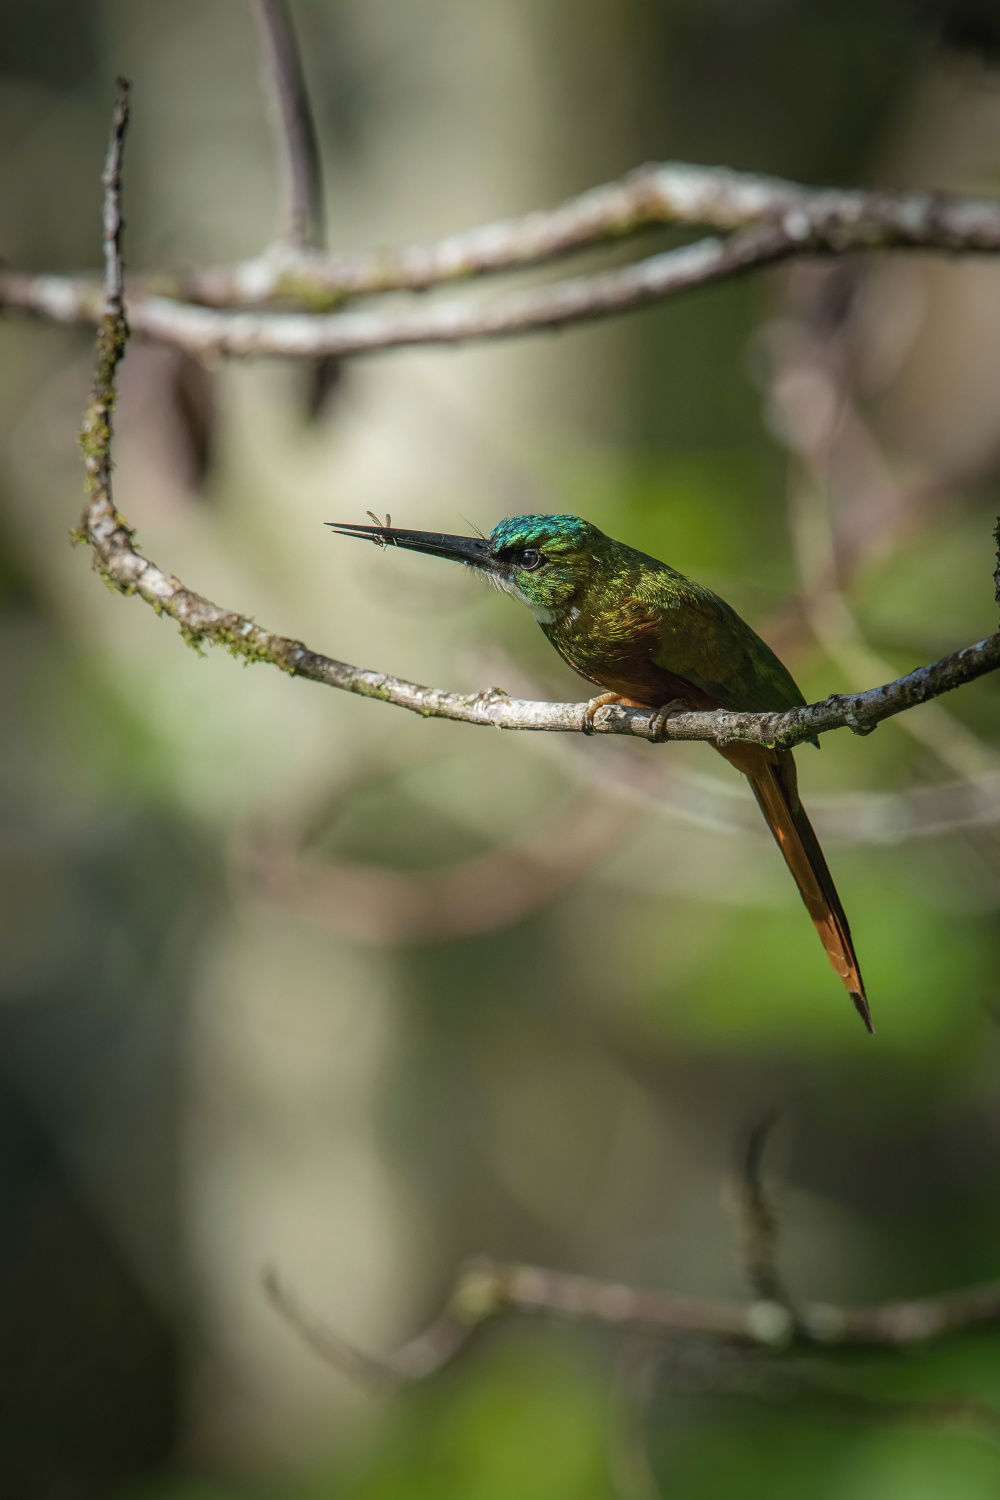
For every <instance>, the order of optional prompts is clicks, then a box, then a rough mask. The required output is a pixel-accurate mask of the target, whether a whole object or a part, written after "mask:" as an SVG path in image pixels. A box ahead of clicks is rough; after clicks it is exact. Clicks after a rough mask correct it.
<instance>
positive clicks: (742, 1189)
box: [730, 1109, 794, 1317]
mask: <svg viewBox="0 0 1000 1500" xmlns="http://www.w3.org/2000/svg"><path fill="white" fill-rule="evenodd" d="M776 1119H777V1114H776V1112H775V1111H774V1110H773V1109H769V1110H768V1111H767V1112H766V1114H764V1115H763V1116H762V1117H761V1118H760V1119H759V1120H758V1121H757V1123H756V1125H754V1127H753V1129H752V1130H751V1131H750V1132H749V1134H748V1136H747V1140H746V1146H745V1149H744V1152H743V1161H742V1163H741V1168H740V1171H739V1173H738V1174H736V1176H735V1177H734V1180H733V1182H732V1184H731V1188H730V1191H731V1196H732V1207H733V1210H734V1213H735V1216H736V1224H737V1251H738V1254H739V1258H740V1262H741V1264H742V1266H743V1271H744V1274H745V1276H746V1278H747V1281H748V1282H749V1284H750V1289H751V1291H752V1292H753V1293H754V1295H755V1296H756V1297H757V1298H758V1300H759V1302H760V1304H761V1305H764V1304H766V1303H773V1304H774V1306H775V1309H776V1313H778V1312H783V1313H785V1314H786V1315H788V1316H792V1317H794V1313H793V1312H792V1306H791V1299H790V1298H789V1295H788V1292H787V1291H786V1289H785V1286H784V1283H783V1281H782V1279H781V1276H780V1274H779V1272H778V1268H777V1264H776V1260H775V1252H776V1245H777V1238H778V1221H777V1218H776V1217H775V1212H774V1206H773V1204H772V1203H771V1200H770V1198H769V1197H768V1195H767V1191H766V1189H765V1187H764V1183H763V1181H762V1179H761V1163H762V1159H763V1155H764V1147H765V1146H766V1145H767V1138H768V1136H769V1135H770V1133H771V1131H772V1130H773V1128H774V1124H775V1121H776Z"/></svg>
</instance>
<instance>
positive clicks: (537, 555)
mask: <svg viewBox="0 0 1000 1500" xmlns="http://www.w3.org/2000/svg"><path fill="white" fill-rule="evenodd" d="M328 525H330V526H332V527H333V529H334V530H335V531H338V532H340V533H341V534H342V535H344V536H356V537H363V538H364V539H366V540H368V541H373V542H376V543H377V544H379V545H380V546H393V547H406V548H408V549H409V550H410V551H411V552H428V553H430V554H431V556H432V557H446V558H450V559H451V560H452V561H453V562H462V563H466V564H467V565H468V566H469V567H472V568H475V569H476V571H477V572H479V573H482V574H484V575H485V576H486V577H487V578H489V579H490V580H491V581H492V582H493V583H494V584H496V585H497V587H498V588H502V589H503V590H504V591H505V592H506V593H508V594H513V595H514V597H515V598H517V599H520V600H521V601H522V603H524V604H526V605H527V606H528V608H529V609H530V610H531V612H532V614H533V615H534V616H535V618H536V620H538V621H539V622H540V623H542V624H547V623H549V622H550V621H552V620H555V619H557V618H558V617H559V616H560V615H562V614H563V613H564V612H565V611H566V610H567V609H569V608H570V607H571V606H572V604H573V601H574V598H576V597H579V595H580V594H581V593H582V592H584V591H585V590H586V589H587V587H588V586H589V585H590V584H591V583H592V582H594V581H595V580H596V577H597V576H598V575H600V574H601V573H602V572H603V571H604V569H605V568H606V567H607V566H608V564H609V563H610V562H611V554H612V553H613V552H614V551H615V550H616V549H618V550H621V547H620V543H618V542H613V541H612V540H611V538H610V537H607V536H605V535H604V533H603V531H598V529H597V527H596V526H592V525H591V524H590V522H589V521H582V520H581V519H580V517H579V516H508V517H507V519H506V520H505V521H501V522H500V524H499V525H498V526H495V527H494V528H493V530H492V531H491V532H490V534H489V536H486V537H478V536H443V535H441V534H439V533H438V532H436V531H402V530H400V529H399V528H398V527H395V526H349V525H341V524H339V523H337V522H333V521H331V522H328Z"/></svg>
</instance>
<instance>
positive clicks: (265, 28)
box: [253, 0, 324, 250]
mask: <svg viewBox="0 0 1000 1500" xmlns="http://www.w3.org/2000/svg"><path fill="white" fill-rule="evenodd" d="M253 10H254V17H255V19H256V21H257V28H258V31H259V32H260V37H261V44H262V48H263V51H264V54H265V57H266V59H267V73H268V76H269V78H270V81H271V91H272V94H273V97H274V107H275V111H276V113H277V116H278V120H279V124H280V129H279V131H278V134H279V137H280V140H281V145H282V148H283V152H284V157H285V183H286V188H285V196H286V202H285V214H284V227H283V229H282V233H281V237H280V238H281V242H282V244H284V245H286V246H288V247H290V248H291V249H293V250H304V249H310V248H311V249H319V248H320V247H321V246H322V244H323V238H324V219H323V171H322V166H321V164H320V156H319V142H318V141H317V139H316V125H315V122H314V120H313V115H312V110H311V108H310V105H309V93H308V90H307V88H306V81H305V76H304V74H303V72H302V57H301V53H300V51H299V45H298V42H297V40H296V37H295V28H294V27H293V25H292V18H291V16H290V15H289V13H288V6H287V4H286V0H254V3H253Z"/></svg>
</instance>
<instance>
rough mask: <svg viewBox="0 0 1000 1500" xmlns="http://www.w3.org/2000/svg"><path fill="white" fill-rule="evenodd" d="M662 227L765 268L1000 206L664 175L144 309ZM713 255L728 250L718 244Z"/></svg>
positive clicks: (512, 264)
mask: <svg viewBox="0 0 1000 1500" xmlns="http://www.w3.org/2000/svg"><path fill="white" fill-rule="evenodd" d="M259 3H260V0H259ZM286 19H287V17H286ZM298 76H299V77H300V75H298ZM290 139H291V137H290V135H287V136H286V140H289V141H290ZM657 224H679V225H685V226H689V227H695V226H701V227H706V228H712V229H715V230H717V231H719V232H720V233H723V234H733V233H734V231H740V230H744V229H747V228H759V227H761V226H764V227H770V228H773V229H775V231H776V235H775V237H774V238H773V239H771V238H768V237H765V238H764V239H763V240H762V241H761V242H760V243H759V244H757V245H756V247H755V248H753V247H751V249H752V253H751V259H750V262H749V263H754V261H753V255H754V254H757V255H760V256H762V257H763V258H764V259H767V258H773V257H782V256H786V255H795V254H803V253H816V254H824V253H825V254H842V253H844V252H846V251H849V250H886V249H926V250H940V251H948V252H954V253H993V252H995V251H997V250H998V249H1000V204H998V203H997V202H995V201H993V200H991V199H962V198H953V197H947V196H945V195H935V194H928V193H902V194H896V193H866V192H859V191H844V190H839V189H814V188H804V187H801V186H799V185H798V184H797V183H792V182H783V181H781V180H779V179H777V178H769V177H758V176H754V175H752V174H749V173H740V172H730V171H727V170H726V169H724V168H713V167H695V166H689V165H686V164H684V163H676V162H672V163H663V164H657V163H653V164H650V165H647V166H644V167H639V168H638V169H637V170H636V171H634V172H631V173H629V174H628V175H627V176H626V177H624V178H622V179H620V180H619V181H617V182H612V183H607V184H605V185H604V186H601V187H597V188H593V189H591V190H590V191H589V192H587V193H584V194H583V195H582V196H580V197H578V198H573V199H571V200H569V202H567V203H563V204H561V205H560V206H559V207H557V208H555V209H551V210H542V211H537V212H535V213H531V214H528V215H526V216H525V217H524V218H520V219H507V220H500V221H498V222H496V223H492V224H484V225H482V226H480V227H479V228H476V229H471V230H467V231H465V232H463V233H459V234H453V235H449V236H446V237H445V238H444V239H441V240H437V241H434V242H431V243H426V244H413V245H406V246H402V247H400V248H397V249H381V248H380V249H375V250H363V251H357V252H340V253H337V254H332V255H317V254H302V253H295V251H294V248H293V247H290V246H289V245H287V244H285V245H282V246H281V247H280V248H279V250H278V252H277V253H274V252H268V253H267V254H266V255H264V256H262V257H258V258H257V259H254V260H250V261H245V262H242V263H240V264H238V265H233V266H218V267H208V268H203V269H193V270H190V271H187V272H184V273H182V274H181V275H172V274H170V273H158V274H157V275H155V276H152V277H145V278H141V279H140V280H139V281H138V282H137V283H136V286H135V291H134V296H135V298H136V300H141V299H142V298H143V297H144V296H145V295H146V294H147V293H149V292H151V291H153V290H157V291H160V292H162V293H164V294H165V295H167V296H170V297H174V298H177V299H178V300H181V301H195V302H201V303H205V304H206V305H209V306H213V307H217V308H226V307H233V306H249V305H253V304H261V303H267V302H272V301H275V300H281V301H286V300H291V301H299V302H300V303H302V304H303V305H305V306H306V307H308V308H309V309H311V310H313V311H320V310H322V309H329V308H331V307H334V306H336V305H337V304H338V303H340V302H342V301H344V300H345V299H346V298H351V297H364V296H372V295H378V294H380V293H384V292H393V291H426V290H429V289H430V288H433V287H436V286H442V285H445V284H447V283H449V282H455V281H462V280H469V279H473V278H477V277H481V276H484V275H487V274H490V273H495V272H499V271H510V270H517V269H523V268H524V267H527V266H535V265H541V264H544V263H545V262H547V261H551V260H554V259H556V258H558V257H560V256H564V255H566V254H569V253H571V252H575V251H579V250H583V249H587V248H591V247H593V246H596V245H600V244H604V243H608V242H613V241H616V240H620V239H622V238H624V237H626V236H628V235H631V234H634V233H637V232H639V231H641V230H644V229H647V228H649V227H650V226H651V225H657ZM707 243H708V244H714V245H715V246H716V249H718V242H714V241H709V242H707ZM661 260H662V257H657V258H656V261H657V262H659V261H661ZM682 264H683V262H682ZM737 268H743V267H742V266H740V267H737ZM705 270H706V274H707V275H708V276H715V275H719V274H725V269H724V268H721V267H717V266H716V265H715V263H714V261H713V262H711V263H710V264H708V265H707V266H706V268H705ZM675 289H680V287H679V285H678V286H677V287H674V286H673V285H670V284H665V285H664V288H663V291H662V293H661V295H666V294H667V293H669V292H670V291H672V290H675ZM647 290H648V289H647ZM636 291H637V292H638V291H640V289H639V288H636ZM94 294H95V283H94V281H93V280H92V279H91V278H88V277H33V276H29V275H24V274H20V273H16V272H5V273H4V274H3V276H2V277H0V301H2V302H4V303H6V304H7V305H8V306H14V307H21V308H23V309H24V310H26V311H36V312H39V313H41V314H43V315H46V316H49V317H55V318H61V319H62V320H64V321H87V320H88V319H92V312H91V309H92V307H93V304H94ZM137 326H138V324H137ZM511 331H514V330H511ZM467 336H478V335H467ZM341 352H346V351H341Z"/></svg>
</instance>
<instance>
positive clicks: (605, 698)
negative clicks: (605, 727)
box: [580, 693, 622, 734]
mask: <svg viewBox="0 0 1000 1500" xmlns="http://www.w3.org/2000/svg"><path fill="white" fill-rule="evenodd" d="M621 701H622V695H621V693H598V695H597V697H596V698H591V700H590V702H589V703H588V704H587V707H586V708H585V709H584V710H583V723H582V725H581V726H580V727H581V729H582V730H583V732H584V734H596V733H597V726H596V725H595V723H594V715H595V714H596V712H597V710H598V709H599V708H606V707H607V706H608V704H609V703H620V702H621Z"/></svg>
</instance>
